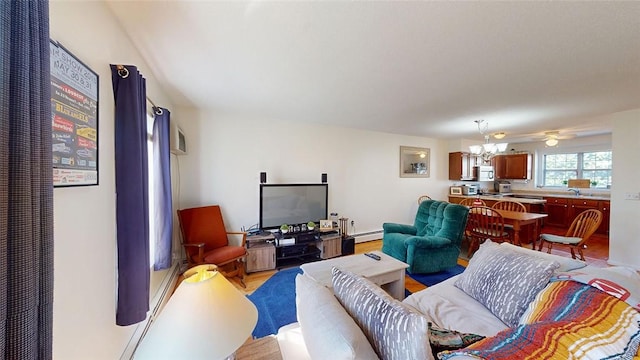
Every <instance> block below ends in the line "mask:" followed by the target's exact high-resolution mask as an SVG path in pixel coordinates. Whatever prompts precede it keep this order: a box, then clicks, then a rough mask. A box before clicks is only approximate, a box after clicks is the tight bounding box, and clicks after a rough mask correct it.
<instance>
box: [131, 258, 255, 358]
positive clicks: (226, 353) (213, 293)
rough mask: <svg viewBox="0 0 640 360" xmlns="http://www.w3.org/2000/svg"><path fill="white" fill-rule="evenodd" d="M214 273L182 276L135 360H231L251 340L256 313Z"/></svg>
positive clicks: (202, 270)
mask: <svg viewBox="0 0 640 360" xmlns="http://www.w3.org/2000/svg"><path fill="white" fill-rule="evenodd" d="M212 269H213V270H212ZM215 269H216V267H215V265H200V266H197V267H195V268H193V269H190V270H187V272H185V279H184V280H183V281H182V283H180V285H179V286H178V288H177V289H176V291H175V292H174V293H173V295H172V296H171V298H170V299H169V301H168V302H167V305H166V306H165V307H164V309H163V310H162V311H161V312H160V314H159V315H158V317H157V318H156V320H155V321H154V322H153V323H152V324H151V326H150V328H149V330H148V331H147V333H146V335H145V336H144V337H143V338H142V342H141V343H140V345H138V348H137V349H136V352H135V354H134V358H135V359H208V360H221V359H227V358H233V354H234V353H235V351H236V350H237V349H238V348H239V347H240V346H241V345H242V344H243V343H244V342H245V341H246V340H247V339H248V338H249V337H250V336H251V332H252V331H253V328H254V327H255V326H256V322H257V321H258V310H257V309H256V307H255V305H253V303H252V302H251V301H249V299H247V297H246V296H244V295H243V294H242V293H240V292H239V291H238V290H237V289H236V288H235V287H234V286H233V285H232V284H231V283H230V282H229V281H228V280H227V279H226V278H225V277H224V276H223V275H222V274H220V273H219V272H218V271H216V270H215Z"/></svg>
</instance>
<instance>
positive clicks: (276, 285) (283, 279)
mask: <svg viewBox="0 0 640 360" xmlns="http://www.w3.org/2000/svg"><path fill="white" fill-rule="evenodd" d="M298 274H302V270H300V268H299V267H295V268H291V269H285V270H280V271H278V272H277V273H275V274H273V276H271V277H270V278H269V280H267V281H266V282H265V283H264V284H262V285H260V287H259V288H257V289H256V291H254V292H253V294H251V295H248V296H247V298H249V300H251V302H252V303H254V304H255V306H256V308H258V323H257V324H256V327H255V329H253V333H252V335H253V337H254V338H261V337H263V336H267V335H270V334H276V333H277V332H278V329H279V328H280V327H282V326H284V325H287V324H291V323H294V322H296V321H297V319H296V275H298Z"/></svg>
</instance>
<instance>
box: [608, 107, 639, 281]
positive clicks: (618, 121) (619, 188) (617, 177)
mask: <svg viewBox="0 0 640 360" xmlns="http://www.w3.org/2000/svg"><path fill="white" fill-rule="evenodd" d="M611 116H612V118H613V175H612V177H613V186H612V187H611V231H610V238H609V244H610V246H609V263H611V264H615V265H627V266H631V267H634V268H636V269H638V270H640V257H639V256H638V249H640V222H639V221H638V215H640V201H637V200H625V194H626V193H636V194H637V193H638V192H640V186H639V185H638V184H639V182H638V179H640V166H638V154H640V141H639V139H640V109H636V110H632V111H626V112H620V113H616V114H613V115H611Z"/></svg>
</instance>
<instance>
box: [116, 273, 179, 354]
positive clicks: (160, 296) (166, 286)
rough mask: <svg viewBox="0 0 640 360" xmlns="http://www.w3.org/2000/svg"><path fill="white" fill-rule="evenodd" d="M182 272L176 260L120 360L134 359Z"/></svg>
mask: <svg viewBox="0 0 640 360" xmlns="http://www.w3.org/2000/svg"><path fill="white" fill-rule="evenodd" d="M180 273H181V271H180V264H179V263H178V262H177V261H176V262H174V264H173V266H172V267H171V271H170V272H169V274H168V275H167V276H166V277H165V279H164V280H163V281H162V284H160V289H159V290H158V292H157V293H156V295H155V296H154V297H153V299H151V310H149V313H148V314H147V318H146V319H144V320H143V321H141V322H139V323H138V324H137V325H136V329H135V330H134V332H133V335H132V336H131V339H129V343H127V346H126V347H125V349H124V351H123V352H122V355H121V356H120V360H130V359H133V355H134V354H135V352H136V349H137V348H138V344H140V341H141V340H142V338H143V337H144V335H145V334H146V333H147V331H148V330H149V326H151V323H152V322H153V320H154V319H155V318H156V316H157V315H158V313H159V312H160V310H161V309H162V308H163V307H164V305H165V304H166V303H167V301H169V298H170V297H171V294H172V292H173V289H174V288H175V286H176V283H177V282H178V277H179V276H180Z"/></svg>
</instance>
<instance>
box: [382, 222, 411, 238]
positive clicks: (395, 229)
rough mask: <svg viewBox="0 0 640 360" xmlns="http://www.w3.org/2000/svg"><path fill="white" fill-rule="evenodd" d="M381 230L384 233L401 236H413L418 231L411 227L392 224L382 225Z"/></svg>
mask: <svg viewBox="0 0 640 360" xmlns="http://www.w3.org/2000/svg"><path fill="white" fill-rule="evenodd" d="M382 229H383V230H384V232H385V233H401V234H409V235H415V234H416V233H417V232H418V230H417V229H416V227H415V226H413V225H405V224H394V223H384V224H382Z"/></svg>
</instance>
